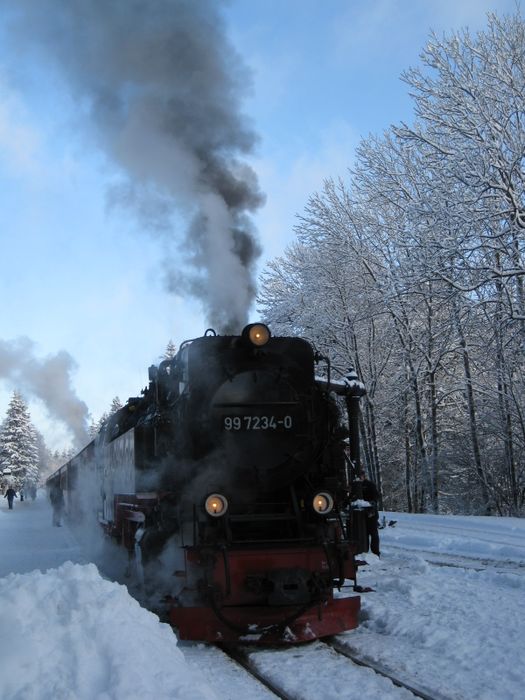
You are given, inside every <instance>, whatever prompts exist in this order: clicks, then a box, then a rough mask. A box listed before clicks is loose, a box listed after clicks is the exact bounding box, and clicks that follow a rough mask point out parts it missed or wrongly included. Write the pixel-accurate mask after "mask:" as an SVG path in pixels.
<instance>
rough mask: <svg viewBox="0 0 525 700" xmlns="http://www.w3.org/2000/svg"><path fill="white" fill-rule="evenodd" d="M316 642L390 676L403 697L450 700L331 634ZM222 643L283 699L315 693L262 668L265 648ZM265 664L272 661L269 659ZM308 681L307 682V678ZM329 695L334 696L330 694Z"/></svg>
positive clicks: (298, 698) (304, 699)
mask: <svg viewBox="0 0 525 700" xmlns="http://www.w3.org/2000/svg"><path fill="white" fill-rule="evenodd" d="M312 644H314V645H319V649H323V648H324V649H326V650H328V651H330V652H332V653H335V654H337V655H339V656H340V657H344V659H345V661H346V662H349V663H351V664H353V665H354V666H357V667H359V668H365V669H368V670H370V671H373V672H374V673H375V674H376V675H377V676H378V677H379V678H381V679H387V680H388V681H390V682H391V683H393V684H394V685H395V686H396V687H397V688H399V689H400V695H399V697H404V698H410V697H412V698H421V699H422V700H448V698H446V697H445V696H443V695H441V694H439V693H435V692H434V691H432V690H429V689H427V688H424V687H422V686H421V685H420V684H419V683H418V682H417V681H414V680H412V679H407V678H402V677H401V676H400V675H398V674H395V673H393V672H392V671H390V669H387V668H386V667H384V666H382V665H381V664H379V663H376V662H374V661H372V660H371V659H368V658H366V657H364V656H362V655H361V654H359V653H358V652H356V651H355V650H352V649H351V648H349V647H347V646H346V645H344V644H342V643H341V642H339V641H338V640H337V639H336V638H330V639H327V640H324V641H319V640H318V641H317V642H313V643H312ZM218 647H219V648H220V649H221V651H222V652H223V653H224V654H226V655H227V656H228V657H229V658H230V659H232V660H233V661H235V662H236V663H237V664H239V665H240V666H242V667H243V668H244V669H245V670H246V671H247V672H248V673H249V674H250V675H251V676H253V677H254V678H256V679H257V680H258V681H259V682H260V683H262V684H263V685H264V686H265V687H266V688H267V689H268V690H269V691H271V693H273V695H274V696H275V697H277V698H280V699H282V700H309V698H311V697H312V693H308V692H302V691H301V690H300V689H299V690H297V689H294V690H292V691H291V690H288V689H286V687H285V686H286V685H287V681H286V679H285V678H284V676H283V677H282V680H279V671H278V670H277V671H276V672H275V673H270V672H268V671H267V670H261V668H260V666H259V664H257V655H258V653H262V652H258V651H254V650H251V649H250V650H248V649H247V648H245V647H236V646H230V645H223V644H221V645H218ZM301 649H302V647H297V648H296V649H295V650H296V651H297V652H298V653H297V654H293V653H292V652H293V650H291V651H290V650H289V652H290V655H291V657H292V659H293V658H295V657H300V656H301ZM273 652H274V654H275V659H276V664H275V665H276V667H278V666H279V663H278V654H279V653H280V650H278V649H274V650H273ZM264 653H265V654H266V655H267V654H268V653H271V652H270V651H269V650H266V651H265V652H264ZM287 663H288V664H290V659H288V661H287ZM265 665H266V666H268V665H269V664H268V661H267V662H266V664H265ZM319 667H320V669H322V662H321V663H320V664H319ZM348 670H350V669H348ZM287 674H288V677H289V674H290V670H289V669H288V671H287ZM296 674H297V676H298V677H300V676H301V675H302V665H301V663H297V669H296ZM333 680H334V679H333V678H327V679H326V682H327V683H328V684H330V683H333ZM383 682H385V681H383ZM288 684H289V683H288ZM305 685H307V683H306V681H305ZM348 687H350V686H348ZM403 691H406V692H405V693H403ZM378 692H380V691H378ZM345 695H346V694H345ZM328 697H330V696H329V695H328ZM347 697H348V696H347Z"/></svg>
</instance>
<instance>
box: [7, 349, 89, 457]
mask: <svg viewBox="0 0 525 700" xmlns="http://www.w3.org/2000/svg"><path fill="white" fill-rule="evenodd" d="M74 368H75V362H74V360H73V358H72V357H71V355H69V354H68V353H67V352H65V351H60V352H58V353H57V354H56V355H50V356H49V357H47V358H45V359H43V360H40V359H38V358H37V357H35V353H34V343H33V342H32V341H31V340H29V338H19V339H17V340H14V341H5V340H0V379H6V380H8V381H9V382H11V383H12V384H13V386H15V387H16V388H17V389H21V390H22V391H23V392H27V393H29V394H31V395H32V396H36V397H37V398H39V399H41V400H42V401H43V402H44V404H45V406H46V408H47V410H48V412H49V414H50V415H51V416H53V417H54V418H57V419H58V420H60V421H62V422H63V423H64V424H65V425H66V426H67V427H68V428H69V429H70V430H71V432H72V433H73V435H74V438H75V445H76V446H77V447H83V446H84V445H85V444H86V442H87V441H88V434H87V418H88V408H87V406H86V404H85V403H84V402H83V401H80V399H79V398H78V397H77V395H76V394H75V392H74V390H73V388H72V386H71V372H72V370H73V369H74Z"/></svg>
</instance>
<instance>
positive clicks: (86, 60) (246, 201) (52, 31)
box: [9, 0, 263, 332]
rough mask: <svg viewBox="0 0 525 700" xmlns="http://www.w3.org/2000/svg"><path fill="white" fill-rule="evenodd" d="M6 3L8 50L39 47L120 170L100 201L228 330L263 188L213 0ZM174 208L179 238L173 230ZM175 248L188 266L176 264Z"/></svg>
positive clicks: (240, 87) (248, 274) (247, 276)
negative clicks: (163, 246)
mask: <svg viewBox="0 0 525 700" xmlns="http://www.w3.org/2000/svg"><path fill="white" fill-rule="evenodd" d="M9 9H10V11H11V12H12V13H13V14H15V15H16V14H17V19H16V24H15V25H14V31H13V36H14V38H15V41H16V42H17V51H16V55H17V57H18V58H19V57H20V56H21V55H24V53H26V54H32V52H34V51H41V50H42V49H44V51H45V55H46V56H47V57H51V58H53V59H54V61H55V62H56V63H57V64H58V66H59V68H60V71H61V73H62V74H63V75H64V77H65V78H66V80H67V82H68V84H69V86H70V88H71V89H72V91H73V93H74V94H75V96H76V98H77V99H78V101H79V104H82V105H83V106H85V107H87V110H88V119H87V120H86V122H87V123H88V125H89V127H91V128H93V127H94V129H95V131H94V136H95V139H96V141H97V142H98V145H99V146H100V147H101V148H102V149H103V151H104V152H105V153H106V154H107V156H108V157H109V158H110V159H111V161H112V162H113V163H114V164H115V165H116V166H117V167H118V169H119V172H120V183H119V184H118V185H116V186H115V185H113V186H112V187H111V189H110V190H109V193H108V202H109V204H110V205H113V206H114V205H115V204H125V205H127V206H130V207H132V208H133V209H134V211H135V212H136V213H137V215H138V216H139V219H140V221H141V222H142V223H143V224H145V225H147V227H148V228H149V229H153V230H155V232H156V233H160V234H162V235H163V236H164V238H165V240H166V241H167V242H168V250H167V253H166V256H165V257H166V259H167V260H168V263H166V269H165V270H164V277H165V279H166V283H167V288H168V290H169V291H172V292H174V293H176V294H181V292H182V293H186V294H192V295H194V296H197V297H198V298H199V299H200V300H201V301H202V302H203V304H204V306H205V309H206V311H207V316H208V321H209V322H210V324H211V325H214V326H215V327H216V328H218V329H220V330H221V332H230V331H235V332H237V331H238V330H239V328H242V327H243V325H245V323H246V321H247V313H248V310H249V307H250V305H251V303H252V301H253V299H254V296H255V282H254V265H255V262H256V260H257V257H258V255H259V253H260V250H259V246H258V244H257V241H256V237H255V233H254V229H253V225H252V223H251V220H250V214H252V213H253V212H254V211H255V210H256V209H257V208H258V207H260V206H261V204H262V203H263V196H262V194H261V192H260V190H259V187H258V183H257V178H256V175H255V173H254V172H253V170H252V169H251V168H250V167H249V165H248V164H247V163H246V162H245V160H243V159H244V158H245V157H246V156H247V155H249V154H250V153H251V151H252V149H253V147H254V144H255V142H256V140H257V139H256V135H255V133H254V131H253V129H252V128H251V127H250V125H249V124H248V122H247V120H246V119H245V118H244V116H243V115H242V113H241V111H240V103H241V98H242V97H243V95H244V93H245V91H246V88H247V86H249V84H250V81H249V76H248V74H247V71H246V69H245V68H244V67H243V65H242V62H241V61H240V58H239V56H238V55H237V53H236V52H235V50H234V49H233V47H232V46H231V44H230V43H229V41H228V40H227V38H226V33H225V27H224V21H223V19H222V16H221V14H220V3H219V2H217V0H199V2H195V1H194V0H155V2H154V3H152V2H149V1H148V0H134V2H129V0H111V2H107V0H39V2H31V1H29V0H21V2H19V3H16V7H13V6H11V7H10V8H9ZM24 40H25V41H24ZM22 41H24V48H23V49H22V48H21V46H20V43H21V42H22ZM32 57H33V56H31V58H32ZM181 217H183V218H184V221H185V222H186V224H185V228H186V234H185V236H184V240H183V241H181V240H180V239H179V238H177V237H175V236H174V235H173V231H174V230H175V229H177V228H180V221H179V219H180V218H181ZM181 243H183V246H182V253H181V247H180V244H181ZM181 255H182V257H183V260H184V262H185V263H186V264H188V265H189V269H190V272H184V273H181V272H180V269H181V261H180V256H181Z"/></svg>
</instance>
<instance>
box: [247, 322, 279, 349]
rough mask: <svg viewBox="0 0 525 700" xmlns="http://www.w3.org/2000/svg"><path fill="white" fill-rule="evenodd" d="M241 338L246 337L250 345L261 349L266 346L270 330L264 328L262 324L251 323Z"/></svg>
mask: <svg viewBox="0 0 525 700" xmlns="http://www.w3.org/2000/svg"><path fill="white" fill-rule="evenodd" d="M242 335H243V337H245V338H246V337H247V338H248V340H249V341H250V343H251V344H252V345H255V346H256V347H258V348H259V347H261V346H263V345H266V343H267V342H268V341H269V340H270V338H271V335H272V334H271V333H270V329H269V328H268V326H265V325H264V323H252V324H250V325H249V326H246V328H245V329H244V330H243V332H242Z"/></svg>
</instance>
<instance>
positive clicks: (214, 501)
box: [204, 493, 228, 518]
mask: <svg viewBox="0 0 525 700" xmlns="http://www.w3.org/2000/svg"><path fill="white" fill-rule="evenodd" d="M204 508H205V509H206V513H208V515H211V516H212V518H220V517H221V516H222V515H224V514H225V513H226V511H227V510H228V499H227V498H226V496H222V495H221V494H220V493H212V494H210V495H209V496H208V498H207V499H206V501H205V502H204Z"/></svg>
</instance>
